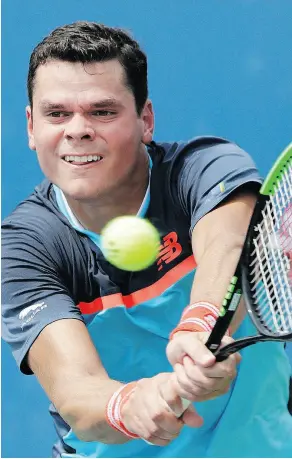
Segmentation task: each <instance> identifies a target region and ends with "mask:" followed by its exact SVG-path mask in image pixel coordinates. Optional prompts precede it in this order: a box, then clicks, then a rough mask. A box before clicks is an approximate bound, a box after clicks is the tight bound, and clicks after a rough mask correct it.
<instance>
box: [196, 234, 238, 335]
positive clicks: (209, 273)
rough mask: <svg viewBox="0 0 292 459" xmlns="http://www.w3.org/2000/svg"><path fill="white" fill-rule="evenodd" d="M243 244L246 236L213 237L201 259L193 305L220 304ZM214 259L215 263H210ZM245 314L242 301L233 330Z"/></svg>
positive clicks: (232, 326) (233, 322)
mask: <svg viewBox="0 0 292 459" xmlns="http://www.w3.org/2000/svg"><path fill="white" fill-rule="evenodd" d="M243 243H244V236H243V235H240V234H238V235H230V233H228V234H226V235H221V236H220V238H219V237H217V238H214V240H213V242H212V243H211V244H210V245H209V246H208V248H207V249H206V251H205V253H204V256H203V257H202V258H201V260H200V262H199V264H198V267H197V270H196V275H195V279H194V283H193V287H192V291H191V297H190V304H193V303H196V302H199V301H207V302H209V303H211V304H214V305H216V306H218V307H219V308H220V307H221V304H222V301H223V299H224V296H225V294H226V291H227V288H228V285H229V283H230V280H231V278H232V276H233V274H234V271H235V269H236V266H237V263H238V260H239V258H240V254H241V251H242V247H243ZM210 260H212V262H210ZM244 314H245V308H244V304H243V301H241V303H240V306H239V307H238V309H237V311H236V314H235V316H234V319H233V321H232V324H231V327H230V329H231V332H234V331H235V330H236V328H237V327H238V326H239V324H240V322H241V320H242V319H243V317H244Z"/></svg>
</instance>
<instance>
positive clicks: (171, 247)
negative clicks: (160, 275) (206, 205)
mask: <svg viewBox="0 0 292 459" xmlns="http://www.w3.org/2000/svg"><path fill="white" fill-rule="evenodd" d="M163 241H164V242H163V245H161V246H160V247H159V255H158V261H157V266H158V271H160V270H161V269H162V267H163V263H166V264H167V263H170V262H171V261H173V260H174V259H175V258H177V257H178V256H179V255H180V254H181V252H182V246H181V245H180V243H179V242H177V234H176V233H175V232H174V231H172V232H171V233H169V234H167V235H166V236H164V238H163Z"/></svg>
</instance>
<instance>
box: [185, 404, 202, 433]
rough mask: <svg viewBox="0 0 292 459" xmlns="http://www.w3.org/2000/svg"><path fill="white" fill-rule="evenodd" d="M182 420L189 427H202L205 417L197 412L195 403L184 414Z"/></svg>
mask: <svg viewBox="0 0 292 459" xmlns="http://www.w3.org/2000/svg"><path fill="white" fill-rule="evenodd" d="M182 421H183V422H184V424H186V425H187V426H189V427H197V428H198V427H201V426H202V425H203V423H204V420H203V418H202V417H201V416H200V415H199V414H198V413H197V412H196V410H195V408H194V406H193V405H190V406H189V407H188V408H187V409H186V411H185V412H184V413H183V415H182Z"/></svg>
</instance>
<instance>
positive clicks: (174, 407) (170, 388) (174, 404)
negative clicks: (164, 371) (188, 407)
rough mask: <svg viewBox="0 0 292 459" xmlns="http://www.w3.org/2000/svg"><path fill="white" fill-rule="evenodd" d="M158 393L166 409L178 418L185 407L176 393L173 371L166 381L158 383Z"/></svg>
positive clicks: (175, 379) (176, 387) (176, 386)
mask: <svg viewBox="0 0 292 459" xmlns="http://www.w3.org/2000/svg"><path fill="white" fill-rule="evenodd" d="M159 394H160V397H161V399H162V400H163V402H164V403H165V406H166V408H167V409H168V411H170V412H171V413H172V414H174V415H175V416H176V417H177V418H179V417H180V416H181V414H182V413H183V412H184V410H185V407H184V403H183V400H182V398H181V396H180V395H179V393H178V385H177V377H176V375H175V373H172V374H171V376H170V378H169V379H168V381H167V382H165V383H163V384H161V385H160V387H159Z"/></svg>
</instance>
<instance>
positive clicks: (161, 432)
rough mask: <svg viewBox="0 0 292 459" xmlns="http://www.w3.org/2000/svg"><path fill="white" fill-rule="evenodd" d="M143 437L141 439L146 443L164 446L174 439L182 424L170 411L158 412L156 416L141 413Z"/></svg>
mask: <svg viewBox="0 0 292 459" xmlns="http://www.w3.org/2000/svg"><path fill="white" fill-rule="evenodd" d="M141 421H142V423H143V435H142V438H143V439H144V440H146V441H147V442H150V443H154V444H159V445H164V444H167V443H168V442H169V441H172V440H173V439H174V438H176V437H177V436H178V435H179V433H180V431H181V429H182V427H183V422H182V421H181V420H179V419H177V418H176V417H175V416H174V414H173V413H171V412H170V411H166V409H165V411H164V412H159V411H157V414H154V415H153V414H152V413H151V414H150V415H149V413H145V412H144V413H143V419H141Z"/></svg>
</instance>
